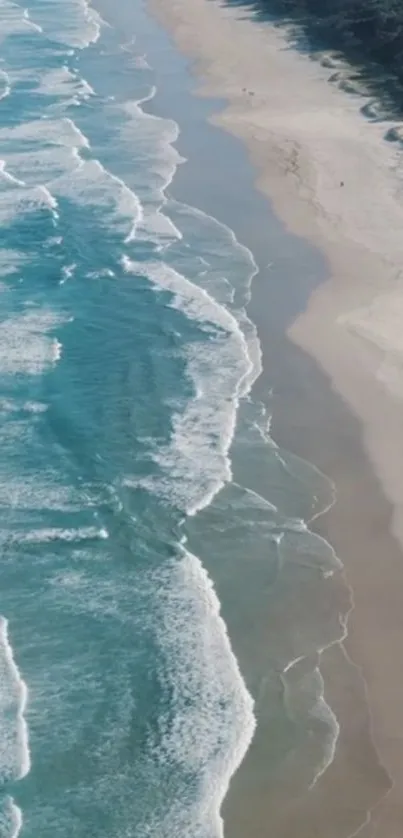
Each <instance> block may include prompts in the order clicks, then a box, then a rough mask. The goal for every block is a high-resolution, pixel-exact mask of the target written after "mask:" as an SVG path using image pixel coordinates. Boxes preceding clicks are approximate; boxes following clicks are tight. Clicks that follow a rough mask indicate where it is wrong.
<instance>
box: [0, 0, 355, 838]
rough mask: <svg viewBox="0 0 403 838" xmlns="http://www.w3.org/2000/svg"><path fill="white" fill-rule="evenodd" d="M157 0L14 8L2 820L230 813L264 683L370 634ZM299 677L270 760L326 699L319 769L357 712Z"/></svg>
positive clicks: (5, 231) (85, 822)
mask: <svg viewBox="0 0 403 838" xmlns="http://www.w3.org/2000/svg"><path fill="white" fill-rule="evenodd" d="M131 14H132V16H133V20H134V21H135V24H136V25H135V27H134V28H135V30H136V31H134V29H133V31H128V32H127V33H125V34H127V37H123V33H122V30H121V28H120V24H119V21H116V22H115V21H114V17H113V12H111V14H110V15H109V16H108V20H107V22H103V21H102V19H100V18H99V16H98V14H97V12H95V10H94V9H92V8H90V7H89V6H88V5H87V4H86V3H85V2H84V0H82V2H81V0H65V2H63V3H61V2H60V0H59V2H56V0H31V2H30V3H29V5H28V7H27V9H24V8H23V7H21V6H19V5H17V4H14V3H11V2H8V0H5V2H2V3H1V4H0V16H1V23H2V27H1V38H2V53H1V55H2V66H1V69H2V73H3V75H4V91H3V99H2V100H0V148H1V156H2V158H3V164H2V169H1V172H0V219H1V243H0V244H1V250H0V268H1V283H2V284H1V300H2V314H1V319H2V323H1V332H0V411H1V418H2V423H1V428H2V430H1V433H2V439H1V442H2V456H1V459H0V469H1V481H0V486H1V488H0V493H1V495H0V502H1V524H0V541H1V559H2V561H1V598H0V606H1V607H0V610H1V613H2V614H3V615H4V617H5V619H6V620H7V621H8V635H7V630H6V629H7V624H6V623H5V622H4V623H3V624H2V641H1V660H0V670H1V672H2V689H1V691H0V693H1V695H0V777H1V781H2V786H1V806H2V819H1V820H0V836H1V838H9V836H11V835H16V834H18V832H20V833H21V835H23V836H26V837H27V838H30V836H34V835H35V836H37V835H38V834H40V835H42V836H47V835H49V836H50V835H52V836H53V835H54V834H57V835H58V836H60V838H63V836H66V837H67V836H70V835H72V834H74V835H76V836H80V835H87V834H88V833H89V832H90V833H91V834H97V835H98V836H100V837H101V836H103V835H105V836H108V838H110V836H114V835H116V836H118V835H119V836H136V838H142V836H151V835H152V836H158V838H164V836H166V838H168V836H170V838H171V836H172V835H175V836H176V835H177V836H180V835H184V836H185V835H186V836H192V838H207V837H208V838H210V837H211V838H212V836H218V835H220V834H221V832H222V823H221V819H220V814H219V811H220V806H221V803H222V799H223V797H224V795H225V793H226V790H227V788H228V784H229V781H230V778H231V775H232V773H233V771H234V770H235V768H236V767H237V765H238V764H239V763H240V761H241V760H242V757H243V755H244V753H245V751H246V749H247V747H248V745H249V743H250V740H251V736H252V734H253V731H254V728H255V714H254V710H253V701H254V699H255V700H257V705H256V706H257V708H258V709H259V701H260V699H259V697H260V698H261V696H262V694H263V693H262V690H263V692H264V690H265V687H264V685H265V684H267V683H269V682H270V679H273V678H274V676H275V674H276V673H277V674H278V673H282V672H283V670H284V669H286V668H287V667H288V665H289V663H290V661H292V660H294V659H296V658H299V657H301V656H302V657H304V656H309V655H311V654H313V653H314V652H315V651H316V650H317V649H318V648H320V647H321V646H323V645H326V644H327V643H330V642H333V640H334V639H335V638H337V637H338V636H340V634H341V633H342V631H343V625H342V623H341V622H340V619H339V616H338V614H335V615H334V616H332V619H331V620H329V618H328V615H327V616H326V619H323V615H321V613H320V609H319V611H318V613H317V614H316V613H312V611H311V613H310V615H309V619H307V614H306V613H305V612H304V610H303V609H302V611H301V610H297V612H295V609H294V604H295V603H294V600H295V593H296V591H297V589H298V586H300V585H301V573H302V575H303V574H304V573H305V574H308V575H309V574H310V575H311V576H313V578H314V580H315V585H316V584H318V585H319V586H322V585H326V581H325V580H327V579H330V578H331V573H332V572H334V571H335V570H337V569H338V567H339V563H338V560H337V559H336V557H335V556H334V554H333V552H332V550H331V549H330V548H329V546H328V545H327V544H326V543H325V542H323V541H321V540H320V539H318V538H317V537H314V536H313V535H311V534H310V533H309V532H308V531H307V530H306V528H305V526H304V525H303V523H302V519H306V520H308V519H309V518H310V517H311V516H312V515H313V514H315V513H316V512H317V511H320V509H322V508H323V507H324V506H326V504H328V503H329V502H331V500H332V490H331V487H330V486H329V484H328V483H327V481H326V480H325V479H324V478H323V476H322V475H320V474H318V473H317V472H316V471H315V470H314V469H312V468H311V467H310V466H308V464H304V463H302V462H300V461H298V460H297V458H292V457H290V456H288V455H284V454H283V453H281V452H279V451H278V450H277V449H276V447H275V445H274V444H273V443H272V441H271V439H270V436H269V434H268V416H267V414H266V411H265V409H264V408H263V406H262V405H260V404H255V403H254V402H253V401H252V400H251V398H250V396H249V393H250V388H251V386H252V384H253V381H254V380H255V379H256V376H257V375H258V374H259V372H260V346H259V341H258V338H257V334H256V330H255V328H254V326H253V324H252V323H251V322H250V320H249V319H248V317H247V314H246V311H245V307H246V305H247V303H248V300H249V297H250V288H251V282H252V279H253V277H254V275H255V274H256V271H257V265H256V262H255V258H254V256H253V255H252V253H251V251H250V250H248V249H247V248H246V247H244V246H243V245H242V244H240V243H239V242H238V241H237V239H236V238H235V236H234V234H233V233H232V232H231V230H230V229H229V228H228V227H226V226H225V225H223V224H222V223H219V222H218V221H216V220H215V219H214V218H213V217H212V216H210V215H208V214H206V213H205V212H202V211H201V210H199V209H197V208H194V207H192V206H191V205H188V204H184V203H181V202H179V201H178V200H174V199H173V198H167V197H166V195H165V190H166V189H167V186H168V185H169V183H170V182H171V180H172V178H173V176H174V173H175V171H176V168H177V166H178V165H180V163H181V158H180V156H179V154H178V152H177V151H176V150H175V141H176V140H177V137H178V132H179V127H178V125H177V123H176V122H175V121H173V120H170V119H166V118H159V117H157V116H155V115H151V114H148V113H147V102H149V101H151V99H152V97H153V96H154V95H155V92H156V89H155V77H156V74H155V70H153V68H152V67H151V66H150V65H149V64H148V63H147V58H146V56H145V55H144V52H145V48H144V45H145V44H148V43H149V40H150V37H154V34H153V33H154V29H153V24H152V22H151V21H150V20H149V18H147V16H146V15H145V11H144V8H143V6H142V5H141V4H140V3H138V4H137V3H136V4H134V8H132V9H131ZM115 23H116V25H114V24H115ZM135 36H136V37H135ZM142 37H143V42H142ZM160 37H161V35H160V33H159V32H158V30H157V29H156V28H155V39H156V42H158V38H160ZM142 105H143V107H142ZM196 162H197V161H196ZM202 562H203V563H202ZM301 568H302V571H301ZM304 578H305V577H304ZM312 584H313V583H312ZM309 590H310V593H312V585H311V586H310V588H309ZM217 594H218V597H219V598H218V597H217ZM282 596H283V597H284V599H283V600H281V597H282ZM274 601H276V602H277V603H278V602H280V603H281V602H283V606H284V607H283V608H282V609H280V611H281V613H280V611H278V613H277V612H276V611H275V609H274V610H273V603H274ZM306 601H307V603H308V602H310V601H311V600H310V599H309V598H307V600H306ZM221 607H222V611H221V610H220V609H221ZM265 610H269V612H270V614H271V623H270V626H269V628H270V635H269V636H270V644H269V648H268V653H267V655H265V656H264V659H262V657H261V655H260V653H259V654H258V653H257V651H258V649H259V648H260V647H259V637H258V630H259V626H260V625H261V622H260V618H259V619H258V615H259V613H260V614H261V615H262V614H263V613H264V612H265ZM284 615H286V619H284ZM223 617H224V619H225V622H224V620H223ZM227 626H228V628H229V634H228V631H227ZM241 638H244V641H245V642H244V648H242V643H240V639H241ZM232 639H233V640H234V641H235V640H236V648H237V657H236V656H235V654H234V649H233V647H232V646H231V640H232ZM254 648H255V650H256V654H253V649H254ZM251 650H252V654H251ZM13 655H14V658H13ZM238 660H239V663H238ZM248 661H249V663H250V665H249V664H248ZM239 666H240V667H241V670H240V668H239ZM295 681H296V682H297V683H291V682H290V687H289V693H290V696H291V698H290V700H289V701H288V704H287V703H286V704H284V701H279V702H278V704H276V703H275V702H274V700H273V703H272V704H271V705H270V706H271V708H272V713H273V719H274V724H278V720H279V718H280V719H281V720H282V725H283V729H284V736H283V737H282V740H281V747H278V746H277V745H276V747H275V748H274V749H273V752H272V753H271V755H270V759H271V765H272V773H273V777H275V775H276V771H277V770H281V765H282V760H283V758H284V754H287V753H288V752H289V751H290V749H291V750H292V751H295V750H296V749H297V752H298V754H300V758H301V760H304V759H305V755H306V751H305V750H304V745H305V743H304V736H303V735H302V734H303V731H304V729H305V727H306V719H307V717H308V716H309V715H310V714H311V715H312V708H313V709H314V711H315V713H316V716H317V717H318V718H320V724H318V726H317V728H318V729H317V730H316V731H315V737H316V738H315V742H316V745H315V747H314V748H312V746H310V751H309V766H308V767H307V771H306V776H305V778H304V781H305V782H306V784H307V785H308V784H309V783H310V782H312V780H313V778H314V777H315V775H316V774H317V772H318V771H321V770H322V769H323V767H324V766H325V764H326V760H328V759H329V754H330V755H331V753H332V748H333V746H334V741H335V736H336V735H337V723H336V720H335V719H334V717H333V716H332V713H331V711H330V710H329V708H327V705H326V704H325V703H324V701H323V698H322V692H321V691H322V684H321V682H320V678H319V677H318V673H317V670H316V665H315V666H313V668H312V671H310V672H308V674H307V675H306V677H305V680H304V684H303V688H302V692H301V684H300V683H299V682H298V679H295ZM265 694H266V693H265ZM299 695H302V696H303V700H302V703H301V702H299V701H298V696H299ZM27 698H28V700H27ZM265 706H266V705H265ZM290 708H291V709H290ZM258 718H259V714H258ZM296 743H297V745H296ZM298 748H299V750H298Z"/></svg>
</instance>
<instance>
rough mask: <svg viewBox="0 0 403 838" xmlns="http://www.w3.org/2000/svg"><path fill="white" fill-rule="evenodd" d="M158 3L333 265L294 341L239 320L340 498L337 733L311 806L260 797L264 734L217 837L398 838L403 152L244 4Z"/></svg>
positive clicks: (264, 289)
mask: <svg viewBox="0 0 403 838" xmlns="http://www.w3.org/2000/svg"><path fill="white" fill-rule="evenodd" d="M152 5H153V8H154V10H155V11H156V13H157V15H158V17H159V19H160V20H161V21H162V22H163V24H164V25H165V26H166V27H167V29H168V30H169V31H171V32H173V34H174V37H175V40H176V42H177V44H178V45H179V47H180V48H181V49H182V50H183V51H184V52H185V53H186V54H187V55H189V56H191V57H192V58H193V59H195V62H196V63H195V72H196V74H197V77H198V78H199V79H200V91H199V92H200V93H201V94H202V95H203V94H204V95H206V96H209V97H220V98H223V99H225V100H227V101H228V103H229V105H228V107H227V108H226V109H225V110H224V111H223V112H222V113H221V114H220V115H219V116H218V117H215V121H216V122H217V123H218V124H219V125H221V126H222V127H224V128H226V129H227V130H229V131H230V132H232V133H233V134H235V135H236V136H238V137H240V138H241V139H242V140H244V141H245V142H246V143H247V146H248V149H249V151H250V154H251V157H252V160H253V162H254V164H255V166H256V168H257V171H258V173H259V180H258V186H259V188H260V189H261V190H262V191H263V192H264V193H265V194H266V195H268V196H269V197H270V200H271V202H272V204H273V206H274V208H275V210H276V212H277V213H278V215H279V216H280V217H281V218H282V220H283V221H284V222H285V223H286V225H287V226H288V228H289V229H290V231H292V232H294V233H297V234H299V235H300V236H303V237H305V238H306V239H308V240H309V241H310V242H312V243H313V244H314V245H315V246H316V247H318V248H319V249H320V251H321V252H322V253H323V255H324V256H325V258H326V263H327V266H328V268H327V270H328V278H327V279H326V280H325V281H324V282H323V283H322V284H321V285H320V286H319V287H318V288H317V289H316V290H315V291H314V293H313V294H312V295H311V297H310V300H309V304H308V306H307V308H306V310H305V311H303V312H302V313H301V314H300V315H299V316H297V317H296V319H295V320H294V322H293V324H292V325H291V327H290V328H289V329H288V336H286V335H284V334H282V333H281V331H279V333H278V334H275V333H273V330H272V329H271V328H270V326H268V321H269V317H268V316H266V313H267V311H268V305H269V302H271V296H270V294H272V290H271V291H270V292H269V290H268V286H267V284H265V283H264V282H263V281H260V282H259V283H256V286H255V288H254V293H253V299H252V303H251V307H250V314H251V316H252V319H254V320H255V322H256V323H257V325H258V327H259V334H260V337H261V339H262V345H263V353H264V360H265V356H267V358H266V360H267V361H268V360H269V359H270V356H271V358H272V357H273V350H275V351H276V363H275V364H273V363H271V364H270V378H269V379H268V378H265V375H263V376H262V379H261V380H260V382H259V385H258V387H260V388H261V390H262V394H263V393H264V392H265V388H266V392H267V387H268V386H273V387H274V393H275V398H274V404H273V436H274V438H275V439H276V441H277V442H278V443H279V444H280V445H284V447H286V448H288V449H289V450H291V451H294V452H295V453H297V454H298V455H300V456H302V457H305V458H306V459H307V460H309V461H311V462H314V463H315V464H316V465H317V466H318V467H319V468H320V469H321V470H322V471H323V472H324V473H325V474H327V475H329V476H330V477H331V478H332V480H333V481H334V482H335V484H336V488H337V503H336V504H335V506H334V507H333V508H332V509H331V510H330V512H328V513H327V514H326V515H325V516H323V517H321V518H318V519H317V520H316V521H315V528H316V530H317V531H319V532H320V533H321V534H323V535H324V536H325V537H326V538H327V539H329V540H330V542H331V543H332V545H333V546H334V547H335V549H336V552H337V553H338V555H339V556H340V557H341V558H342V561H343V562H344V565H345V570H346V578H347V582H348V584H349V585H350V586H351V588H352V591H353V598H354V609H353V611H352V612H351V614H350V618H349V635H348V640H347V642H346V644H345V647H344V649H343V648H342V647H340V646H333V647H332V648H331V649H329V650H328V651H327V652H326V653H325V654H324V655H323V659H322V662H321V669H322V673H323V675H324V678H325V685H326V697H327V699H328V700H329V703H330V704H331V706H332V707H333V709H334V710H335V712H336V715H337V717H338V719H339V722H340V725H341V732H340V737H339V741H338V745H337V750H336V755H335V759H334V761H333V763H332V765H331V767H330V768H329V769H328V770H327V771H326V772H325V774H324V775H323V776H322V777H321V779H320V780H319V781H318V783H317V784H316V786H315V787H314V788H313V789H312V790H311V792H309V793H308V794H307V793H303V794H298V793H297V792H295V793H293V792H292V790H291V789H288V788H285V789H284V796H283V798H282V797H281V794H279V792H278V789H277V790H276V796H275V799H271V797H270V788H269V787H268V786H267V785H265V784H264V782H263V781H262V778H263V777H264V772H262V771H260V768H261V767H262V766H263V761H264V748H262V749H261V746H260V742H261V741H263V740H262V737H263V735H264V731H263V733H262V730H261V731H260V737H256V739H255V741H254V743H253V744H252V747H251V749H250V751H249V753H248V755H247V757H246V759H245V761H244V763H243V765H242V766H241V768H240V770H239V771H238V773H237V774H236V776H235V777H234V779H233V781H232V784H231V789H230V792H229V794H228V797H227V799H226V801H225V804H224V810H223V814H224V819H225V824H226V834H227V835H228V836H231V838H233V836H240V837H241V836H243V838H246V835H247V836H248V838H260V836H262V838H263V836H268V835H272V836H273V838H280V836H281V838H293V836H295V837H296V836H298V838H314V836H318V838H319V836H320V838H336V836H337V838H338V836H353V835H354V834H357V831H358V830H359V834H360V835H362V836H364V838H369V836H371V837H372V838H398V836H399V838H400V835H401V834H402V828H403V803H402V800H403V796H402V792H403V741H402V736H401V732H400V731H401V729H402V728H403V673H402V671H401V666H400V654H401V652H400V649H401V645H402V639H403V608H402V605H403V553H402V542H403V478H402V469H401V465H400V463H401V462H402V453H403V452H402V448H403V434H402V431H401V429H402V428H403V401H402V399H403V383H402V382H403V374H402V373H403V363H402V358H403V354H402V353H403V338H402V337H401V335H402V334H403V331H402V330H401V326H400V324H401V322H402V320H403V286H402V277H401V266H402V265H403V259H402V257H403V236H402V234H401V230H402V228H403V201H402V202H401V190H402V186H403V182H402V180H401V165H402V164H401V153H400V148H399V146H398V145H396V144H390V143H387V142H386V141H385V140H384V135H385V133H386V132H387V131H388V130H389V129H390V128H391V127H395V123H393V125H391V124H388V123H386V122H383V123H379V122H378V123H375V122H370V121H368V120H367V119H365V118H364V116H363V115H362V114H361V112H360V109H361V108H362V106H363V104H365V100H363V99H362V98H361V97H359V96H357V95H352V94H348V93H346V91H345V90H344V89H340V87H339V86H337V85H336V86H335V85H334V84H331V83H330V82H329V76H332V75H333V73H334V67H333V68H330V69H329V68H327V67H324V66H322V64H321V63H320V62H318V61H312V60H311V59H310V58H309V57H308V56H307V55H301V54H299V53H298V52H297V51H296V50H294V49H290V46H289V43H288V41H287V36H286V33H282V32H280V31H277V30H275V29H274V28H273V27H272V26H271V25H269V24H261V23H257V22H256V21H253V20H250V13H249V11H248V10H246V9H243V8H242V7H239V6H236V7H228V6H225V5H220V4H219V3H218V2H216V0H192V3H189V2H188V1H187V0H170V2H168V0H153V3H152ZM324 63H328V64H329V63H332V60H327V61H326V62H324ZM296 267H297V266H295V268H296ZM289 339H291V341H292V342H293V344H294V349H293V348H292V344H290V342H289ZM290 347H291V348H290ZM268 368H269V364H268V363H267V364H266V369H268ZM260 750H261V752H260ZM391 786H392V788H391ZM390 789H391V790H390ZM367 820H368V823H367V825H365V823H366V821H367Z"/></svg>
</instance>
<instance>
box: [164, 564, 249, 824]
mask: <svg viewBox="0 0 403 838" xmlns="http://www.w3.org/2000/svg"><path fill="white" fill-rule="evenodd" d="M156 581H157V582H159V596H158V599H157V608H158V603H159V604H160V620H159V621H158V619H157V622H156V625H157V636H158V641H159V644H160V646H161V648H162V650H163V652H164V653H165V659H166V664H165V667H164V673H163V674H162V673H161V675H160V677H161V678H164V681H166V684H167V686H168V687H169V691H170V694H171V695H172V709H171V713H172V717H171V716H170V718H169V719H165V718H164V717H162V718H161V719H160V722H159V725H160V730H159V747H158V752H157V753H156V755H155V758H156V759H158V760H159V761H161V762H163V761H165V760H167V761H168V764H169V765H170V766H172V770H175V766H177V767H178V769H179V771H180V772H184V773H185V775H186V776H188V777H193V776H194V777H197V792H196V793H195V791H194V789H193V788H192V783H191V782H189V783H188V784H187V786H186V787H184V788H183V794H182V795H181V797H180V799H176V800H175V801H172V802H170V805H169V806H168V807H166V809H165V813H164V814H165V817H164V820H163V822H162V823H160V824H158V834H159V835H161V836H163V838H165V837H166V836H167V838H168V836H172V835H189V834H194V835H196V834H197V835H198V836H207V835H208V836H211V837H214V838H222V836H223V823H222V818H221V816H220V809H221V805H222V802H223V799H224V797H225V795H226V793H227V790H228V786H229V783H230V780H231V777H232V775H233V773H234V772H235V771H236V769H237V768H238V766H239V765H240V763H241V761H242V759H243V757H244V755H245V753H246V751H247V749H248V747H249V744H250V742H251V739H252V736H253V733H254V729H255V718H254V714H253V699H252V698H251V696H250V694H249V692H248V691H247V689H246V686H245V683H244V681H243V679H242V676H241V673H240V671H239V667H238V663H237V660H236V658H235V656H234V654H233V652H232V649H231V644H230V641H229V638H228V634H227V631H226V627H225V623H224V621H223V619H222V617H221V615H220V603H219V600H218V598H217V596H216V593H215V591H214V588H213V585H212V582H211V580H210V579H209V577H208V575H207V573H206V571H205V570H204V569H203V567H202V565H201V563H200V561H199V560H198V559H197V558H196V556H194V555H192V554H191V553H189V552H187V551H186V550H184V549H183V555H182V558H181V559H180V560H179V561H178V560H176V561H175V562H172V563H169V566H168V567H166V568H165V569H164V570H161V571H160V572H159V574H157V579H156ZM157 616H158V610H157ZM190 824H191V827H190Z"/></svg>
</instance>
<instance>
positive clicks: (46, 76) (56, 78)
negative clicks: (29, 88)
mask: <svg viewBox="0 0 403 838" xmlns="http://www.w3.org/2000/svg"><path fill="white" fill-rule="evenodd" d="M36 92H37V93H40V94H41V95H42V96H49V97H51V96H52V97H53V96H58V97H60V98H62V99H64V102H63V105H64V106H65V107H66V106H68V105H69V104H70V102H72V101H73V100H74V99H75V98H76V97H77V96H78V97H79V98H80V99H88V98H89V97H90V96H94V95H95V91H94V90H93V88H92V87H91V85H90V84H88V82H87V81H86V80H85V79H83V78H81V77H80V76H79V75H78V74H76V73H73V72H72V71H71V70H69V68H68V67H66V66H63V67H57V68H54V69H53V70H47V71H46V72H45V73H42V74H41V76H40V77H39V78H38V83H37V88H36Z"/></svg>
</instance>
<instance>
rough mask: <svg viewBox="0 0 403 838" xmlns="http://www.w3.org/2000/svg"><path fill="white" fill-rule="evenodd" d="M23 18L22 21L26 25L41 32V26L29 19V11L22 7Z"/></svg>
mask: <svg viewBox="0 0 403 838" xmlns="http://www.w3.org/2000/svg"><path fill="white" fill-rule="evenodd" d="M23 18H24V21H25V22H26V23H27V25H28V26H29V27H30V28H31V29H34V30H35V32H43V29H42V27H41V26H38V24H37V23H34V22H33V20H31V18H30V16H29V11H28V9H24V11H23Z"/></svg>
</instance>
